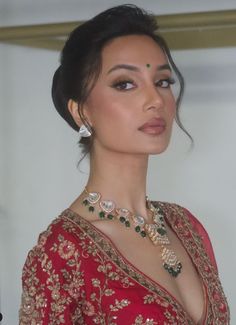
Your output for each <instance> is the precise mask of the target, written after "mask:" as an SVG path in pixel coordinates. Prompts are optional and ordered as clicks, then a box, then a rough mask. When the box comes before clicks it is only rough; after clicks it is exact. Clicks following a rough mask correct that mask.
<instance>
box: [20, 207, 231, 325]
mask: <svg viewBox="0 0 236 325" xmlns="http://www.w3.org/2000/svg"><path fill="white" fill-rule="evenodd" d="M153 204H154V205H155V204H157V202H153ZM158 204H159V205H160V206H161V208H162V209H163V211H164V212H165V215H166V221H167V222H168V224H169V225H170V226H171V228H172V229H173V231H174V232H175V233H176V235H177V236H178V238H179V239H180V240H181V242H182V244H183V245H184V247H185V249H186V250H187V252H188V254H189V256H190V257H191V259H192V262H193V263H194V265H195V266H196V269H197V271H198V273H199V275H200V277H201V278H202V281H203V284H204V288H205V296H206V300H205V303H206V305H205V315H204V321H203V324H207V325H210V324H212V325H213V324H214V325H220V324H221V325H222V324H224V325H227V324H229V309H228V305H227V301H226V298H225V296H224V293H223V290H222V287H221V284H220V280H219V277H218V272H217V267H216V262H215V258H214V253H213V250H212V246H211V243H210V240H209V238H208V235H207V233H206V231H205V230H204V228H203V226H202V225H201V224H200V223H199V221H198V220H197V219H196V218H195V217H194V216H193V215H192V214H191V213H190V212H189V211H187V210H186V209H184V208H182V207H180V206H178V205H176V204H169V203H161V202H158ZM22 280H23V293H22V303H21V308H20V325H26V324H27V325H29V324H31V325H57V324H58V325H59V324H67V325H72V324H74V325H75V324H104V325H105V324H109V325H121V324H122V325H126V324H134V325H138V324H139V325H154V324H165V325H168V324H188V325H190V324H194V322H193V320H192V319H191V317H190V316H189V315H188V314H187V312H186V311H185V310H184V308H183V307H182V306H181V305H180V304H179V303H178V301H177V300H176V299H175V298H174V297H173V296H172V295H171V294H170V293H169V292H168V291H166V290H165V289H164V288H163V287H162V286H160V285H159V284H158V283H156V282H155V281H153V280H151V279H150V278H149V277H147V276H146V275H145V274H143V273H142V272H140V271H139V270H138V269H137V268H135V267H134V266H133V265H132V264H131V263H129V261H127V260H126V259H125V258H124V257H123V256H122V255H121V253H120V252H119V251H118V250H117V248H116V247H115V246H114V244H113V243H112V242H111V241H110V240H109V239H108V238H107V237H106V236H105V235H104V234H103V233H102V232H101V231H99V230H98V229H97V228H95V227H94V226H93V225H92V224H91V223H90V222H88V221H86V220H85V219H83V218H82V217H81V216H79V215H78V214H76V213H75V212H72V211H71V210H69V209H67V210H65V211H64V212H63V213H62V214H61V215H60V216H59V217H58V218H57V219H55V220H54V221H53V222H52V223H51V225H50V226H49V227H48V229H47V230H46V231H45V232H43V233H42V234H41V235H40V236H39V240H38V244H37V246H35V247H34V248H33V249H32V250H31V251H30V252H29V254H28V257H27V260H26V262H25V265H24V268H23V275H22Z"/></svg>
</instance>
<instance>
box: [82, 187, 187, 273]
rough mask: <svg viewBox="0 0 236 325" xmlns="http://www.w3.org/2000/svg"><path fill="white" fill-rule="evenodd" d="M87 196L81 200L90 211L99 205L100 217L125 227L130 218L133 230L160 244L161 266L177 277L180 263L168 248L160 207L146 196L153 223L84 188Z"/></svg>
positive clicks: (180, 266)
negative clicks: (155, 205)
mask: <svg viewBox="0 0 236 325" xmlns="http://www.w3.org/2000/svg"><path fill="white" fill-rule="evenodd" d="M84 191H85V193H86V194H87V196H86V197H85V199H84V200H83V204H84V205H85V206H87V207H88V210H89V211H90V212H94V211H95V205H98V206H99V207H100V211H99V213H98V215H99V218H100V219H107V220H114V219H118V220H119V221H120V222H121V223H122V224H124V225H125V226H126V227H127V228H130V227H131V220H132V224H133V227H134V230H135V231H136V232H137V233H138V234H140V236H141V237H143V238H144V237H148V238H149V239H150V240H151V242H152V243H153V245H160V246H161V259H162V264H163V267H164V268H165V270H166V271H168V272H169V274H170V275H172V276H173V277H177V276H178V275H179V274H180V272H181V269H182V264H181V262H180V261H179V259H178V258H177V256H176V254H175V252H174V251H173V250H172V249H169V248H168V247H167V245H170V240H169V238H168V236H167V230H166V227H165V219H164V213H163V211H162V209H160V207H154V206H153V204H152V203H151V202H150V201H149V200H148V198H147V197H146V206H147V209H148V210H149V211H151V213H152V219H153V223H151V224H149V223H146V222H145V219H144V218H143V217H142V216H140V215H134V214H133V213H131V212H130V211H129V210H128V209H125V208H117V207H116V205H115V202H114V201H111V200H102V197H101V194H100V193H98V192H89V191H88V190H87V188H86V187H85V189H84Z"/></svg>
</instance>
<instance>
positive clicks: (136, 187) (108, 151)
mask: <svg viewBox="0 0 236 325" xmlns="http://www.w3.org/2000/svg"><path fill="white" fill-rule="evenodd" d="M124 64H125V65H129V66H131V67H132V68H130V67H129V68H128V69H127V68H124V67H123V68H117V65H124ZM147 64H149V65H150V66H147ZM169 78H171V71H170V69H169V68H168V61H167V58H166V56H165V54H164V53H163V51H162V50H161V49H160V48H159V46H158V45H157V44H156V43H155V42H154V41H153V40H152V39H151V38H150V37H148V36H142V35H129V36H123V37H118V38H115V39H114V40H112V41H111V42H109V43H108V44H107V45H106V46H105V47H104V49H103V52H102V70H101V73H100V76H99V78H98V80H97V82H96V84H95V87H94V88H93V90H92V92H91V94H90V96H89V98H88V100H87V102H86V103H85V104H84V106H83V107H80V108H78V105H77V103H76V102H74V101H72V100H70V101H69V102H68V109H69V111H70V113H71V114H72V116H73V118H74V120H75V121H76V123H77V124H78V125H79V126H80V125H81V124H82V121H81V120H80V117H79V114H78V109H81V110H82V111H83V114H84V116H85V118H86V120H87V121H88V123H89V124H90V125H91V126H92V128H93V130H94V143H93V148H92V152H91V154H90V174H89V178H88V182H87V188H88V189H89V191H96V192H100V193H102V197H103V198H104V199H105V198H106V199H112V200H114V202H116V205H117V206H118V207H125V208H127V209H129V210H130V211H132V212H133V213H137V214H140V215H142V216H143V217H144V218H146V220H147V222H151V215H150V212H149V211H148V210H147V209H146V200H145V197H146V179H147V167H148V158H149V155H150V154H160V153H162V152H164V151H165V150H166V148H167V146H168V144H169V141H170V137H171V131H172V125H173V121H174V117H175V113H176V105H175V100H174V96H173V94H172V91H171V87H170V86H169V82H167V80H168V79H169ZM127 80H128V82H124V81H127ZM121 81H122V83H120V82H121ZM154 117H157V118H160V117H161V118H163V119H164V121H165V125H166V127H165V129H164V132H162V133H161V134H159V135H156V134H147V133H145V132H142V131H140V130H139V128H140V126H142V125H143V124H144V123H146V122H148V121H149V120H150V119H151V118H154ZM84 197H85V193H84V192H83V193H81V194H80V196H79V197H78V198H77V199H76V200H75V202H73V203H72V205H71V206H70V208H71V209H72V210H73V211H75V212H77V213H78V214H80V215H81V216H83V217H84V218H86V219H88V220H89V221H90V222H92V223H93V224H94V225H95V226H96V227H97V228H98V229H100V230H101V231H102V232H104V233H105V234H106V235H107V236H108V237H109V238H111V240H112V241H113V243H114V244H115V245H116V247H117V248H118V249H119V250H120V252H121V253H122V254H123V255H124V256H125V257H126V258H127V259H128V260H129V261H130V262H131V263H132V264H133V265H134V266H136V267H137V268H138V269H139V270H141V271H142V272H143V273H145V274H146V275H148V276H149V277H150V278H152V279H153V280H154V281H156V282H158V283H159V284H160V285H162V286H163V287H164V288H166V290H168V292H169V293H171V294H172V295H173V296H174V297H175V298H176V299H177V300H178V301H179V302H180V303H181V304H182V305H183V306H184V308H185V310H187V312H188V313H189V315H190V316H191V317H192V318H193V320H194V321H195V322H196V323H197V322H198V321H199V320H200V318H201V316H202V314H203V309H204V298H203V291H202V284H201V281H200V279H199V276H198V274H197V272H196V270H195V268H194V266H193V264H192V262H191V260H190V258H189V256H188V254H187V253H186V251H185V249H184V247H183V246H182V244H181V243H180V241H179V239H178V238H177V237H176V235H175V234H174V233H173V231H172V230H171V229H170V228H169V227H168V225H166V228H167V231H168V237H169V239H170V241H171V247H172V248H173V250H174V251H175V252H176V255H177V256H178V257H179V259H180V260H181V262H182V264H183V271H182V272H181V274H180V275H179V276H178V277H177V278H176V279H174V278H172V277H170V276H169V274H168V273H167V272H166V271H165V270H164V269H163V267H162V265H161V259H160V257H159V253H160V247H158V246H154V245H153V244H152V243H151V242H150V240H148V239H147V238H145V239H143V238H141V237H140V236H137V234H136V233H135V232H134V231H130V229H126V228H125V227H124V226H123V225H121V223H120V222H119V221H112V222H107V221H106V220H105V221H104V220H99V218H98V216H97V214H96V212H95V213H94V214H92V215H91V213H89V212H88V210H87V209H86V208H85V207H84V206H83V205H82V204H81V202H82V200H83V198H84Z"/></svg>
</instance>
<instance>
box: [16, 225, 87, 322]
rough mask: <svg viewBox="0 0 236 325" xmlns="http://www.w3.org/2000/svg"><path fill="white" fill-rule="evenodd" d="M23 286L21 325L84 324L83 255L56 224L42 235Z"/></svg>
mask: <svg viewBox="0 0 236 325" xmlns="http://www.w3.org/2000/svg"><path fill="white" fill-rule="evenodd" d="M55 229H56V230H55ZM22 285H23V291H22V301H21V307H20V313H19V318H20V325H26V324H27V325H29V324H31V325H33V324H35V325H36V324H37V325H57V324H67V325H70V324H83V319H82V314H81V302H82V299H83V290H82V287H83V285H84V279H83V272H82V271H81V260H80V253H79V251H78V249H77V247H76V240H75V239H74V238H73V236H70V237H69V236H68V234H66V233H64V232H63V230H62V228H60V227H56V225H55V224H54V225H51V226H50V227H49V228H48V230H47V231H46V232H44V233H42V234H41V235H40V237H39V241H38V244H37V246H35V247H34V248H33V249H32V250H31V251H30V253H29V254H28V257H27V259H26V262H25V265H24V268H23V274H22Z"/></svg>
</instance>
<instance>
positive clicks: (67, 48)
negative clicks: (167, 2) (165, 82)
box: [52, 5, 191, 156]
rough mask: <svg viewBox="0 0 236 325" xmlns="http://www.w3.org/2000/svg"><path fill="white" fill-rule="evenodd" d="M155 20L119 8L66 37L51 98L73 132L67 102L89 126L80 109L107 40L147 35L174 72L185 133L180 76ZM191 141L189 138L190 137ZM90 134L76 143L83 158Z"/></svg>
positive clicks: (143, 13)
mask: <svg viewBox="0 0 236 325" xmlns="http://www.w3.org/2000/svg"><path fill="white" fill-rule="evenodd" d="M157 30H158V26H157V23H156V18H155V17H154V16H153V15H152V14H149V13H147V12H146V11H144V10H143V9H141V8H139V7H137V6H135V5H121V6H117V7H113V8H110V9H108V10H106V11H103V12H102V13H100V14H98V15H97V16H95V17H94V18H92V19H90V20H88V21H86V22H85V23H83V24H82V25H79V26H78V27H77V28H75V29H74V30H73V31H72V32H71V34H70V35H69V37H68V39H67V41H66V43H65V45H64V48H63V50H62V52H61V57H60V66H59V68H58V69H57V70H56V72H55V74H54V77H53V83H52V99H53V103H54V105H55V107H56V109H57V111H58V113H59V114H60V115H61V116H62V117H63V118H64V119H65V120H66V121H67V123H68V124H69V125H70V126H71V127H72V128H73V129H74V130H76V131H79V127H78V125H77V124H76V123H75V121H74V119H73V117H72V116H71V114H70V112H69V110H68V101H69V100H70V99H72V100H74V101H75V102H77V103H78V107H79V115H80V117H81V120H82V121H83V123H84V124H85V125H86V124H87V125H88V122H87V121H85V119H84V117H83V112H82V111H81V109H80V107H81V106H82V105H83V104H84V103H85V102H86V100H87V98H88V96H89V94H90V92H91V90H92V89H93V87H94V85H95V83H96V80H97V78H98V77H99V74H100V71H101V66H102V50H103V48H104V46H105V45H107V44H108V42H109V41H111V40H113V39H114V38H116V37H120V36H126V35H147V36H149V37H151V38H152V39H153V40H154V41H155V42H156V43H157V44H158V45H159V46H160V48H161V49H162V50H163V52H164V53H165V54H166V56H167V58H168V60H169V63H170V65H171V67H172V69H173V71H174V72H175V74H176V76H177V78H178V80H179V84H180V91H179V94H178V97H177V100H176V107H177V113H176V122H177V124H178V125H179V127H180V128H181V129H182V130H183V131H184V132H185V133H186V134H187V135H189V134H188V132H187V131H186V130H185V129H184V127H183V125H182V123H181V121H180V118H179V105H180V101H181V98H182V95H183V90H184V80H183V77H182V75H181V73H180V71H179V70H178V68H177V67H176V65H175V63H174V61H173V59H172V57H171V54H170V50H169V48H168V46H167V44H166V42H165V40H164V39H163V38H162V37H161V36H160V35H159V34H157ZM190 138H191V136H190ZM92 143H93V134H92V136H90V137H88V138H81V139H80V141H79V144H80V146H81V147H82V152H83V154H84V156H85V155H86V154H87V153H89V152H90V149H91V146H92Z"/></svg>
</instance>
